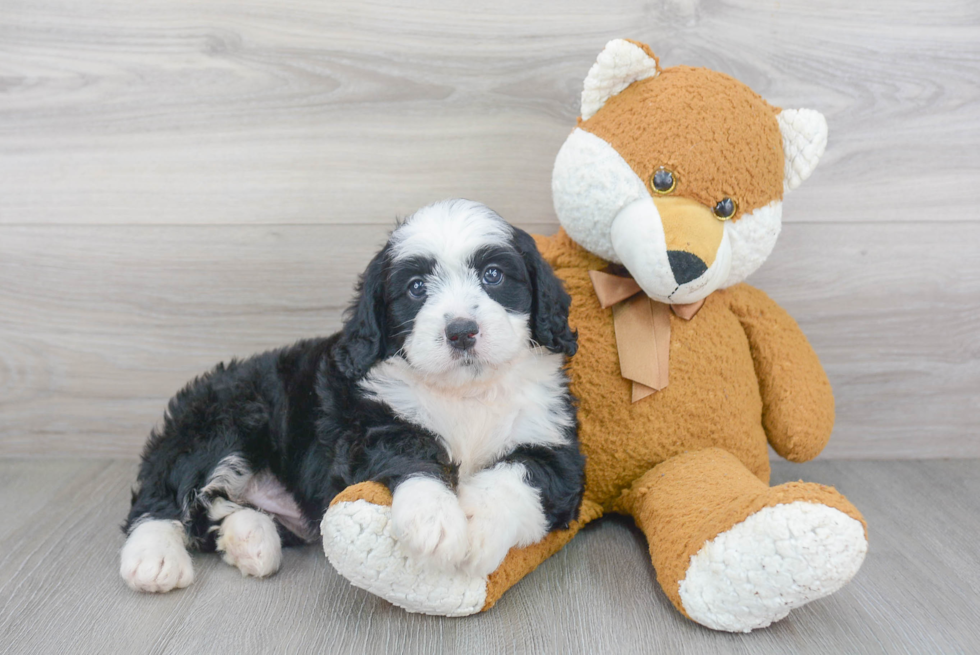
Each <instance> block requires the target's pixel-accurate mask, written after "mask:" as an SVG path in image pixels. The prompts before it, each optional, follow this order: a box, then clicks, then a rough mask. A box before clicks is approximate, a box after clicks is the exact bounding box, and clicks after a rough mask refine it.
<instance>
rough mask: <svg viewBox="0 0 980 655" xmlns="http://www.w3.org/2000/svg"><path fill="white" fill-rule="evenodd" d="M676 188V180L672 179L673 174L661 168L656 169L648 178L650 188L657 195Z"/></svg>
mask: <svg viewBox="0 0 980 655" xmlns="http://www.w3.org/2000/svg"><path fill="white" fill-rule="evenodd" d="M676 186H677V178H675V177H674V174H673V173H671V172H670V171H668V170H667V169H666V168H664V167H662V166H661V167H660V168H658V169H657V170H656V172H654V174H653V175H652V176H651V177H650V188H651V189H653V191H654V192H655V193H659V194H660V195H666V194H668V193H670V192H671V191H673V190H674V187H676Z"/></svg>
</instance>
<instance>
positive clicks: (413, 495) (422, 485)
mask: <svg viewBox="0 0 980 655" xmlns="http://www.w3.org/2000/svg"><path fill="white" fill-rule="evenodd" d="M391 522H392V531H393V533H394V535H395V539H397V540H398V541H399V542H400V543H401V544H402V546H403V547H404V548H405V549H406V550H408V551H409V552H410V553H412V554H413V555H415V556H416V557H418V558H420V559H423V560H430V561H432V562H434V563H435V564H437V565H438V566H440V567H441V568H444V569H450V568H453V567H455V566H457V565H458V564H459V563H460V562H461V561H462V560H463V558H464V557H465V556H466V547H467V541H466V515H464V514H463V510H462V509H460V507H459V502H458V501H457V500H456V495H455V494H454V493H453V492H452V491H450V490H449V489H448V488H447V487H446V485H444V484H443V483H441V482H439V481H438V480H435V479H433V478H428V477H423V476H419V477H414V478H409V479H408V480H406V481H405V482H402V483H401V484H400V485H398V487H397V488H396V489H395V493H394V495H393V497H392V502H391Z"/></svg>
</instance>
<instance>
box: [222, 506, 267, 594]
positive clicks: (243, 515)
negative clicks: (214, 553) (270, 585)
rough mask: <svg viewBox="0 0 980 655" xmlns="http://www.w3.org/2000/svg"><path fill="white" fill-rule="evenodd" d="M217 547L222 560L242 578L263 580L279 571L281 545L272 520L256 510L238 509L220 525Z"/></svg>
mask: <svg viewBox="0 0 980 655" xmlns="http://www.w3.org/2000/svg"><path fill="white" fill-rule="evenodd" d="M215 545H216V547H217V549H218V551H220V552H221V553H223V555H222V559H224V561H225V562H227V563H228V564H231V565H232V566H235V567H238V570H239V571H241V572H242V575H251V576H254V577H256V578H264V577H265V576H267V575H272V574H273V573H275V572H276V571H278V570H279V565H280V563H281V562H282V542H281V540H280V539H279V532H278V530H276V524H275V522H273V520H272V519H271V518H270V517H269V516H267V515H266V514H263V513H262V512H259V511H256V510H254V509H248V508H245V509H239V510H238V511H234V512H232V513H231V514H229V515H228V516H226V517H225V518H224V520H222V521H221V527H220V528H219V529H218V539H217V541H216V542H215Z"/></svg>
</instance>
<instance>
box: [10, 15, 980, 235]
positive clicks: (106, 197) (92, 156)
mask: <svg viewBox="0 0 980 655" xmlns="http://www.w3.org/2000/svg"><path fill="white" fill-rule="evenodd" d="M622 36H630V37H632V38H636V39H639V40H643V41H646V42H648V43H650V44H651V45H652V46H653V48H654V50H655V51H656V52H657V53H658V54H659V55H660V57H661V60H662V62H663V64H664V65H665V66H671V65H676V64H688V65H695V66H698V65H704V66H709V67H712V68H715V69H717V70H720V71H722V72H725V73H729V74H732V75H734V76H736V77H738V78H740V79H742V80H744V81H745V82H746V83H748V84H749V85H750V86H752V88H754V89H755V90H756V91H758V92H759V93H761V94H762V95H764V96H765V97H766V98H768V99H769V100H771V101H772V102H773V103H775V104H777V105H785V106H804V105H805V106H810V107H814V108H816V109H819V110H821V111H822V112H824V113H825V114H826V115H827V117H828V120H829V123H830V130H831V141H830V146H829V149H828V152H827V155H826V157H825V161H824V162H823V164H821V166H820V167H819V168H818V170H817V173H816V174H815V177H814V178H813V179H812V181H811V182H810V183H808V184H806V185H804V187H802V188H801V190H800V191H799V195H800V196H801V198H802V199H803V201H802V202H800V203H799V205H798V206H797V207H796V208H794V211H792V212H789V213H787V220H788V221H807V222H812V221H859V222H866V221H880V222H888V223H891V222H894V221H897V220H900V221H908V222H921V221H939V220H956V221H964V220H970V221H976V220H978V216H980V214H978V211H977V209H976V203H975V202H974V188H973V187H974V183H975V180H976V175H977V173H978V171H980V158H978V154H977V147H976V146H977V144H978V142H980V112H978V102H980V6H978V5H977V4H976V3H975V2H971V1H969V0H941V1H939V2H933V3H928V5H925V4H923V3H922V2H921V1H914V0H901V1H892V0H879V1H877V2H873V3H861V4H860V6H858V5H855V4H854V3H851V2H846V1H845V0H834V1H833V2H821V3H819V4H814V3H812V2H809V1H808V0H783V1H781V2H778V3H776V2H771V3H767V4H765V5H760V4H759V3H757V2H751V1H749V0H736V1H735V2H725V3H722V2H716V1H707V0H706V1H704V2H699V1H698V0H667V1H665V2H660V3H650V2H646V0H621V1H617V2H615V3H597V2H593V1H591V0H575V1H573V2H561V3H558V2H551V3H547V2H545V3H528V2H520V1H517V0H504V1H501V2H495V3H493V5H492V6H487V7H485V8H467V10H466V11H462V10H461V9H460V7H459V5H458V3H454V2H448V1H445V0H426V1H425V2H423V3H388V2H371V3H362V2H349V1H348V2H329V3H324V2H313V1H312V0H290V1H289V2H286V3H281V2H270V1H269V0H244V1H241V2H226V1H222V0H207V1H204V2H193V3H191V2H159V1H149V2H141V3H140V5H139V9H138V10H136V9H135V8H134V6H133V5H132V3H130V2H126V1H125V0H93V1H92V2H86V3H84V4H79V3H73V2H68V1H66V0H5V2H4V6H3V14H2V17H0V61H2V83H0V84H2V86H0V89H2V93H3V95H2V98H3V101H2V103H0V136H2V138H3V144H4V147H3V149H2V151H0V222H2V223H8V224H9V223H28V222H29V223H36V222H45V223H107V222H111V223H126V224H128V223H194V224H201V223H215V222H220V223H297V222H302V223H322V222H353V223H358V224H360V223H364V222H381V223H385V222H387V221H388V220H389V219H390V217H391V216H393V215H395V214H404V213H407V212H410V211H412V210H413V209H415V208H416V207H418V206H420V205H422V204H425V203H427V202H429V201H431V200H433V199H434V198H440V197H447V196H472V197H474V198H475V199H479V200H482V201H484V202H487V203H488V204H490V205H491V206H493V207H495V208H497V209H498V210H499V211H501V212H502V213H503V214H504V215H505V216H510V217H512V218H515V219H518V220H546V219H547V218H549V217H551V216H552V209H551V199H550V171H551V164H552V161H553V158H554V156H555V153H557V151H558V148H559V146H560V145H561V143H562V141H563V140H564V138H565V136H566V135H567V134H568V132H569V130H570V129H571V128H572V126H574V124H575V117H576V116H577V113H578V108H577V104H578V96H579V93H580V91H581V86H582V80H583V79H584V77H585V74H586V72H587V71H588V69H589V66H590V65H591V63H592V62H593V61H594V59H595V56H596V54H597V53H598V52H599V50H600V49H601V48H602V46H603V45H604V44H605V43H606V41H607V40H609V39H611V38H617V37H622Z"/></svg>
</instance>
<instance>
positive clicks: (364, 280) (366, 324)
mask: <svg viewBox="0 0 980 655" xmlns="http://www.w3.org/2000/svg"><path fill="white" fill-rule="evenodd" d="M389 251H390V248H389V247H388V246H385V247H384V248H383V249H382V250H381V252H379V253H378V254H377V255H375V256H374V259H372V260H371V263H370V264H368V267H367V269H366V270H365V271H364V275H362V276H361V280H360V282H358V285H357V296H356V297H355V299H354V302H353V303H351V306H350V307H349V308H348V309H347V312H346V315H345V317H344V318H345V321H344V327H343V329H342V330H341V335H340V340H339V341H338V342H337V348H336V350H335V351H334V361H335V362H336V364H337V368H339V369H340V372H341V373H343V374H344V375H346V376H347V377H348V378H350V379H352V380H359V379H360V378H362V377H364V376H365V375H367V372H368V371H369V370H370V368H371V367H372V366H373V365H374V364H375V363H376V362H377V361H378V360H379V359H381V357H382V356H383V355H384V353H385V340H386V335H385V332H386V330H385V299H384V293H385V271H386V270H387V266H388V255H389Z"/></svg>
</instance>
